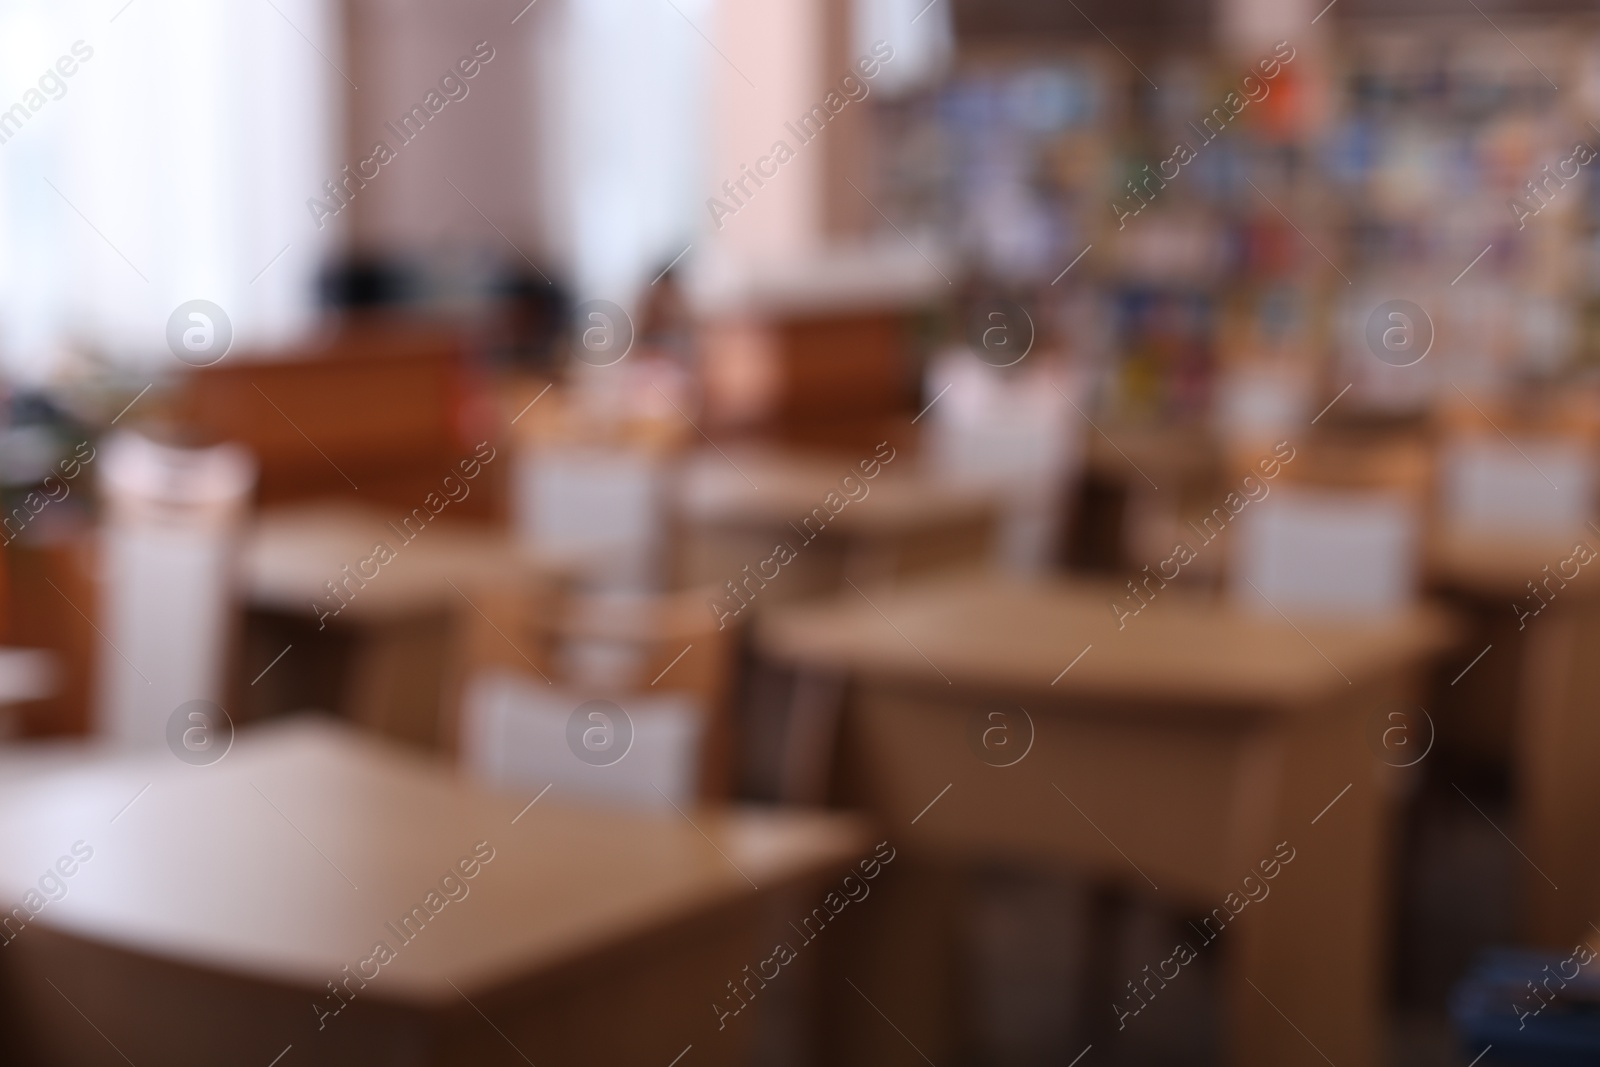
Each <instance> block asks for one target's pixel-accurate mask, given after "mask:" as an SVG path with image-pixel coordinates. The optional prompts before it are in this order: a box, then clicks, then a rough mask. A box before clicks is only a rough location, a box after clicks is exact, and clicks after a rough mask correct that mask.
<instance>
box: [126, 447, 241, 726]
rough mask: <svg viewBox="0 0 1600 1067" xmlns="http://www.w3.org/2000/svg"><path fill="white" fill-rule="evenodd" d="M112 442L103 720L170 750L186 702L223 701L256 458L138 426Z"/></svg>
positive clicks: (235, 450)
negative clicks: (169, 735)
mask: <svg viewBox="0 0 1600 1067" xmlns="http://www.w3.org/2000/svg"><path fill="white" fill-rule="evenodd" d="M102 447H103V449H104V450H105V453H106V456H105V459H104V460H102V461H101V462H102V467H101V473H102V479H103V480H102V483H101V489H102V492H103V494H104V497H105V499H106V502H107V504H108V518H107V521H106V526H105V531H104V543H103V559H104V566H105V570H104V582H105V584H104V589H105V604H104V608H103V613H104V614H103V619H104V627H105V636H106V645H107V646H110V647H108V648H105V652H104V655H103V656H102V657H101V659H100V668H101V669H100V672H99V699H98V718H99V727H100V730H101V731H102V732H104V733H106V734H108V735H109V736H111V737H112V738H114V739H116V740H118V741H123V742H129V743H133V744H141V745H159V744H163V743H164V739H165V737H166V728H167V720H168V718H169V717H170V716H171V714H172V713H173V712H174V711H175V710H176V709H177V708H178V707H179V706H180V705H182V704H186V703H188V702H189V701H191V700H207V701H211V702H214V703H218V702H220V701H221V700H222V698H223V686H224V671H225V668H226V659H227V651H228V641H229V639H230V637H231V635H232V630H233V626H232V625H231V618H230V614H231V612H232V610H233V607H234V603H235V597H236V591H237V590H236V585H237V578H236V573H235V571H236V555H237V549H238V545H239V541H240V538H241V532H240V527H241V524H242V522H243V518H244V512H245V506H246V503H247V499H248V497H249V494H250V491H251V488H252V487H253V486H254V484H255V462H254V460H252V459H251V457H250V455H249V453H247V452H246V451H245V450H244V449H242V448H240V447H239V446H237V445H220V446H218V447H215V448H206V449H184V448H172V447H169V446H166V445H161V444H157V443H156V442H154V441H150V440H148V439H146V438H144V437H141V436H138V435H137V434H132V433H121V434H117V435H115V436H113V437H112V438H110V439H109V440H107V441H106V443H105V444H104V445H103V446H102Z"/></svg>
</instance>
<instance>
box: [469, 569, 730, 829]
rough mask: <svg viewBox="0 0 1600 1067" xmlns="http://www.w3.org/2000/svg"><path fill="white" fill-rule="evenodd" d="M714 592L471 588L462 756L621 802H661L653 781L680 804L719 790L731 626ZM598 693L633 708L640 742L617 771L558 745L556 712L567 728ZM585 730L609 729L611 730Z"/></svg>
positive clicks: (528, 780)
mask: <svg viewBox="0 0 1600 1067" xmlns="http://www.w3.org/2000/svg"><path fill="white" fill-rule="evenodd" d="M708 596H709V591H707V590H704V589H694V590H688V591H685V592H683V593H674V594H666V595H655V594H605V595H596V594H593V593H587V594H584V593H577V592H573V591H571V590H566V591H553V590H550V589H544V590H533V589H527V590H520V591H519V590H508V589H503V588H502V589H500V590H478V591H477V592H474V593H473V596H472V600H473V604H474V605H475V607H474V608H473V609H472V610H471V611H470V612H469V611H465V610H464V611H463V612H462V615H461V618H462V621H463V629H464V632H465V635H466V645H467V647H466V651H465V654H464V656H463V666H464V671H463V679H464V684H463V688H462V697H461V703H460V710H459V716H460V726H459V743H460V747H461V755H462V759H463V762H464V764H465V765H466V766H467V767H469V768H471V769H473V770H474V772H475V773H482V774H484V775H486V776H488V777H490V778H491V779H493V780H496V781H504V782H508V783H509V781H510V780H511V779H513V778H515V779H516V780H518V781H522V782H524V784H529V785H533V784H537V785H538V787H539V788H543V786H544V785H545V784H548V783H549V782H551V781H557V780H561V781H566V782H568V784H569V785H573V786H574V787H576V788H579V789H580V791H585V792H588V793H608V792H609V793H610V794H611V795H612V798H613V799H614V800H616V801H618V802H619V803H627V804H639V803H646V804H649V803H657V802H660V799H661V797H660V795H659V794H658V793H657V792H656V788H659V789H660V790H661V792H662V793H665V794H667V795H668V796H670V797H672V798H673V800H674V802H677V803H683V802H684V801H685V800H693V799H695V798H700V799H715V798H721V797H725V796H726V795H727V793H728V790H729V785H730V777H731V759H730V755H729V752H730V748H731V740H730V737H729V730H728V725H727V716H728V689H729V681H730V673H731V669H732V640H731V638H732V635H733V634H734V633H735V631H734V630H733V629H732V628H729V629H726V630H719V629H718V628H717V626H716V624H715V622H716V620H715V617H714V615H713V614H712V612H711V610H710V609H709V608H708V607H707V606H706V600H707V598H708ZM590 699H600V700H607V701H610V702H612V703H614V704H616V705H617V706H618V707H620V708H622V709H623V710H624V711H625V712H626V713H627V717H628V720H629V721H630V722H631V724H632V731H633V732H632V737H633V742H632V743H633V746H634V748H633V749H632V750H630V751H628V753H627V754H626V755H625V756H623V757H622V758H621V759H620V760H619V761H618V763H617V764H616V765H615V767H620V766H622V764H624V763H626V764H628V766H627V768H625V769H623V770H616V769H615V767H606V768H604V770H605V771H606V772H607V773H605V774H600V775H597V774H595V773H593V772H592V770H591V769H588V768H585V767H583V766H582V765H583V763H584V761H583V759H581V758H580V757H579V756H578V755H577V753H576V752H575V751H574V750H573V749H572V747H571V746H570V745H569V744H568V742H567V741H566V740H561V741H560V746H559V747H558V748H552V747H551V744H550V743H549V739H550V738H552V737H555V736H556V733H553V732H552V731H555V730H556V725H557V724H556V719H557V718H559V720H560V723H559V726H560V730H562V731H564V730H566V729H567V723H568V720H569V718H570V717H571V716H572V715H573V713H574V712H575V711H576V710H577V709H578V708H579V706H580V705H582V704H584V703H585V702H586V701H588V700H590ZM601 710H602V713H603V714H609V713H607V712H604V710H603V709H601ZM580 718H581V717H580ZM591 725H596V726H600V727H601V732H602V733H603V732H604V729H605V727H604V724H599V723H596V724H591ZM612 725H613V726H615V725H616V724H612ZM588 729H589V726H587V725H586V726H584V727H583V729H582V730H580V731H579V733H578V736H579V737H580V738H581V737H582V736H583V730H588ZM561 736H562V737H563V738H564V737H565V736H566V735H565V734H562V735H561ZM589 736H590V737H591V738H598V737H600V736H601V735H600V734H590V735H589ZM557 772H560V773H559V774H558V773H557ZM540 775H543V776H544V778H543V780H542V781H539V780H538V777H539V776H540ZM561 775H566V777H561ZM640 775H643V776H644V777H640ZM507 776H509V777H507ZM652 782H653V783H654V786H655V787H656V788H652V787H651V784H650V783H652ZM641 788H642V790H643V791H642V792H641ZM646 794H648V795H646Z"/></svg>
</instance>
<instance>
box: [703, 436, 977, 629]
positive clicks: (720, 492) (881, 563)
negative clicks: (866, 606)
mask: <svg viewBox="0 0 1600 1067" xmlns="http://www.w3.org/2000/svg"><path fill="white" fill-rule="evenodd" d="M872 458H873V453H872V451H871V449H868V450H866V451H863V452H861V453H860V454H859V455H857V456H851V455H849V454H848V453H841V454H840V455H839V458H838V459H837V460H836V461H833V460H829V459H826V458H819V457H817V456H815V455H806V454H797V453H792V452H791V453H785V452H779V451H774V450H756V449H734V450H729V451H728V454H727V457H726V458H725V457H724V456H721V455H718V454H717V453H715V452H708V453H701V454H697V455H695V456H693V457H691V458H690V459H689V460H688V461H686V463H685V467H684V470H683V472H682V475H681V479H680V482H679V488H678V493H677V501H676V504H675V507H674V511H675V521H676V523H677V525H678V527H679V533H680V536H679V540H680V542H681V546H682V547H681V549H680V551H679V559H678V563H677V568H676V569H677V571H678V578H679V582H680V584H685V585H714V586H716V587H717V588H719V589H723V588H725V586H724V583H725V582H728V581H734V582H741V581H743V580H744V572H743V568H744V567H745V566H746V565H749V567H750V568H751V572H752V573H754V572H755V571H756V570H757V565H758V564H760V563H761V562H762V561H764V560H766V559H768V558H769V557H771V556H772V555H773V547H774V546H775V545H777V544H778V543H779V542H783V543H786V544H788V545H790V546H791V547H792V548H793V549H794V550H795V552H796V558H795V559H794V560H793V561H792V562H790V563H787V564H784V565H783V566H782V568H781V569H780V571H779V575H778V577H777V578H775V579H772V580H771V581H770V582H769V583H768V586H769V587H768V588H760V589H757V590H756V595H755V596H754V597H753V601H752V602H753V605H754V606H756V607H758V608H760V607H765V606H770V605H773V604H777V603H783V602H788V601H793V600H797V599H801V598H804V597H806V596H814V595H816V594H818V593H827V592H833V591H835V590H838V589H841V588H846V587H845V585H844V579H845V578H846V577H849V578H850V579H851V580H853V581H855V582H858V583H860V582H865V581H877V580H884V579H887V578H890V577H895V576H901V575H906V574H916V573H921V572H926V571H930V570H936V569H939V568H943V567H949V566H953V565H961V566H971V565H974V564H977V563H981V562H983V561H984V560H985V559H986V557H987V555H988V552H989V550H990V547H991V544H992V541H993V537H994V523H995V520H996V516H997V509H996V502H995V500H994V499H993V498H991V497H990V496H988V495H987V494H984V493H978V492H973V491H971V490H963V489H956V488H952V487H949V486H945V485H941V484H940V483H938V482H936V481H935V480H933V479H930V478H927V477H924V476H921V475H919V474H917V473H915V472H914V471H913V470H911V467H912V464H913V462H914V460H913V459H912V457H911V456H910V455H909V454H908V453H906V452H905V451H903V450H902V451H901V452H899V453H898V454H897V455H896V456H895V458H894V459H893V460H892V461H891V462H890V463H888V464H886V465H884V466H883V467H882V469H881V470H880V471H879V473H878V476H877V477H875V478H873V479H870V480H868V479H864V478H862V477H861V471H860V470H859V469H858V468H857V466H856V465H857V464H858V463H859V462H860V461H862V460H869V459H872ZM845 475H854V479H855V480H854V482H852V485H854V484H856V483H860V484H862V485H865V486H866V487H867V494H866V496H864V497H862V498H861V499H859V500H855V501H851V502H850V503H848V504H846V505H845V506H844V508H843V510H841V511H840V512H839V513H838V514H837V515H836V516H833V518H832V520H831V521H830V522H829V523H828V524H827V526H826V527H825V528H824V529H823V530H822V532H821V534H820V535H819V536H816V537H815V539H814V540H812V541H810V542H807V541H805V537H804V535H805V534H806V533H808V532H809V533H813V534H814V533H815V524H813V527H812V529H811V530H810V531H807V530H806V528H805V527H803V526H802V523H803V520H805V519H806V518H807V517H808V516H810V515H811V514H812V509H814V508H823V510H824V512H826V510H827V509H826V508H825V507H824V504H823V502H824V500H825V499H827V498H828V495H829V494H830V493H833V494H835V495H836V499H843V498H844V492H843V491H842V490H841V489H840V480H841V479H842V478H843V477H844V476H845ZM856 491H857V492H858V493H859V492H860V490H856ZM728 603H729V604H736V603H737V602H736V601H734V600H733V599H732V597H731V595H729V597H728Z"/></svg>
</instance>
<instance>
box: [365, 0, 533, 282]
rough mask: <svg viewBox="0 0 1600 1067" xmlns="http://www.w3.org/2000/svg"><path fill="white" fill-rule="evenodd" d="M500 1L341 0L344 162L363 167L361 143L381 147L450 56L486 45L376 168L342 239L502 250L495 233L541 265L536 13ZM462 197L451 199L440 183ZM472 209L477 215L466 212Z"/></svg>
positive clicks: (389, 246)
mask: <svg viewBox="0 0 1600 1067" xmlns="http://www.w3.org/2000/svg"><path fill="white" fill-rule="evenodd" d="M545 6H546V5H544V4H534V6H533V7H532V8H531V9H530V10H528V11H527V13H526V14H524V15H523V16H522V17H521V18H520V19H518V21H517V22H516V24H515V25H513V24H512V23H511V19H512V17H513V16H515V15H516V14H517V13H518V11H519V9H520V5H517V4H508V3H506V2H505V0H346V37H345V50H346V59H347V65H346V66H345V70H346V72H347V73H348V74H349V75H350V77H351V80H353V81H354V82H355V83H356V85H357V86H359V88H358V89H350V88H349V87H348V86H347V87H346V88H347V92H346V99H347V101H348V108H349V113H348V121H347V123H346V130H347V135H346V142H347V143H346V159H345V160H344V162H349V163H352V164H353V163H355V162H356V161H358V160H362V159H365V158H367V157H368V156H369V155H370V154H371V151H372V145H373V142H374V141H376V140H384V141H386V142H388V143H389V144H390V145H391V146H393V145H394V144H395V143H396V141H397V138H396V137H395V136H394V134H392V133H391V132H390V131H389V130H388V129H387V128H386V127H385V125H384V124H385V122H396V123H397V124H398V119H399V117H400V116H401V115H402V114H403V113H405V112H406V111H408V110H409V109H410V107H411V106H412V105H413V104H416V103H420V102H421V100H422V98H423V96H424V94H425V93H427V91H428V90H429V89H430V88H434V87H435V86H436V85H437V83H438V81H439V78H440V77H441V75H443V74H444V73H445V72H446V71H447V70H448V69H449V68H450V67H451V66H452V65H453V64H454V63H455V62H456V61H457V60H458V59H460V58H462V57H463V56H467V55H469V54H470V53H471V52H472V49H473V46H474V45H475V44H476V43H477V42H479V41H487V42H488V43H489V45H490V46H491V47H492V48H493V49H494V58H493V59H492V60H491V61H490V62H489V63H488V64H487V65H485V66H484V67H483V69H482V70H481V71H480V72H479V74H478V76H477V77H476V78H473V79H472V80H471V81H470V82H468V83H467V84H468V85H469V86H470V92H469V93H468V95H467V96H466V97H465V98H464V99H462V100H459V101H454V102H451V103H449V104H447V105H446V106H445V107H444V109H443V110H442V111H441V112H440V113H439V114H438V115H437V116H435V117H434V119H433V120H432V121H431V122H430V123H429V124H428V126H427V127H426V128H425V129H424V130H423V131H422V133H421V134H420V135H418V136H417V137H416V139H415V140H413V141H412V142H410V143H409V144H407V145H405V147H403V148H401V149H400V150H399V152H398V155H397V158H396V159H395V160H394V161H393V162H391V163H390V164H388V165H386V166H384V167H383V168H381V170H380V172H379V175H378V177H377V178H376V179H373V180H372V181H369V182H368V184H367V186H366V187H365V188H364V189H361V190H360V191H359V192H358V193H357V195H356V198H355V201H354V203H353V204H352V207H351V212H350V214H351V217H352V228H351V233H350V235H351V240H352V243H353V245H354V247H356V248H357V249H361V250H393V249H416V248H418V247H427V248H435V247H439V246H443V245H449V246H460V245H472V244H484V245H490V244H493V245H495V246H497V247H498V248H499V249H500V250H503V251H504V252H505V253H507V254H509V255H512V256H515V254H516V253H514V252H512V250H511V249H510V248H509V247H507V246H506V244H505V241H504V240H503V239H502V238H501V237H500V236H499V235H498V234H496V232H495V230H494V229H493V228H492V227H491V226H490V223H489V222H486V221H485V219H484V217H483V216H487V217H488V219H489V220H491V221H492V223H493V225H494V226H497V227H499V229H500V230H503V231H504V232H505V235H506V236H507V237H509V238H510V239H511V240H512V241H513V242H515V243H516V244H517V245H518V246H520V247H521V249H522V251H523V252H524V253H525V254H526V255H528V256H529V257H530V258H532V259H533V260H534V261H535V262H536V263H539V264H540V265H541V266H544V267H546V269H547V270H548V266H547V264H546V263H545V259H546V247H547V243H548V242H547V241H546V240H545V234H544V233H543V227H542V226H541V222H540V188H539V184H540V183H539V170H538V167H537V166H536V158H535V149H536V145H537V139H538V122H537V111H536V100H537V95H536V91H535V71H534V66H535V56H536V46H537V44H538V41H539V35H540V34H541V33H543V32H545V31H544V22H545V15H544V12H543V11H541V8H543V7H545ZM447 179H448V182H454V183H455V184H456V185H457V186H458V187H459V188H460V190H461V193H464V194H466V197H467V198H470V200H471V202H472V203H471V204H469V203H468V202H467V200H466V199H463V197H462V195H461V194H460V193H457V192H456V191H455V190H454V189H452V188H451V187H450V185H449V184H448V182H447ZM473 204H475V205H476V207H477V208H478V209H479V210H481V211H482V213H483V214H482V215H480V214H479V213H478V210H474V208H473V206H472V205H473Z"/></svg>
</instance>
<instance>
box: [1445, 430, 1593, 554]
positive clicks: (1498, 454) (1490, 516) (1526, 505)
mask: <svg viewBox="0 0 1600 1067" xmlns="http://www.w3.org/2000/svg"><path fill="white" fill-rule="evenodd" d="M1518 449H1520V450H1521V451H1518ZM1440 479H1441V482H1442V485H1441V487H1440V488H1441V490H1442V499H1441V501H1440V505H1441V518H1442V520H1443V522H1444V523H1445V526H1446V528H1447V529H1448V530H1449V531H1451V532H1452V533H1458V534H1465V535H1468V536H1471V535H1478V536H1484V537H1496V536H1499V537H1517V538H1528V537H1540V536H1548V535H1554V536H1561V537H1565V536H1569V535H1573V534H1576V533H1577V532H1578V531H1581V530H1582V529H1583V527H1584V523H1585V522H1586V521H1587V520H1589V519H1590V518H1591V517H1593V515H1594V505H1595V499H1594V496H1595V460H1594V457H1593V456H1592V455H1591V453H1590V450H1589V448H1588V446H1586V445H1584V444H1582V443H1580V442H1576V441H1571V442H1569V441H1561V440H1553V439H1551V440H1544V441H1532V440H1528V441H1521V442H1518V443H1517V445H1516V446H1515V447H1513V446H1512V445H1511V444H1510V443H1508V442H1506V441H1505V440H1503V439H1499V438H1489V437H1474V438H1463V439H1457V440H1455V441H1452V442H1450V443H1449V444H1447V445H1446V446H1445V448H1444V450H1443V455H1442V456H1441V457H1440Z"/></svg>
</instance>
